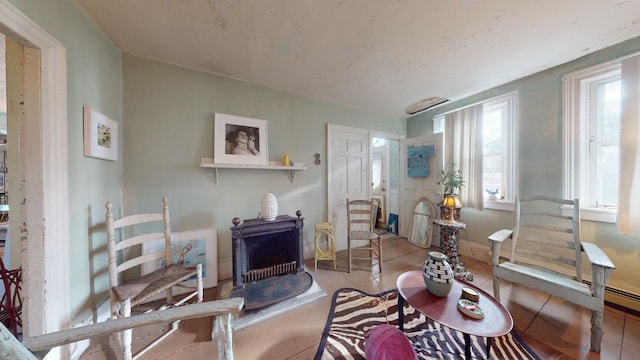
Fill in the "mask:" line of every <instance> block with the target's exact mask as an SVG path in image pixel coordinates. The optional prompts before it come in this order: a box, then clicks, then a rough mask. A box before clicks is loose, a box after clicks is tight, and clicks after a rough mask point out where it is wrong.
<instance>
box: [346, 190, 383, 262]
mask: <svg viewBox="0 0 640 360" xmlns="http://www.w3.org/2000/svg"><path fill="white" fill-rule="evenodd" d="M373 208H374V204H373V201H370V200H351V201H349V199H347V249H348V250H347V252H348V256H349V272H351V262H352V259H356V260H375V259H378V270H379V271H380V273H381V274H382V241H381V240H380V235H379V234H377V233H376V232H375V231H373ZM361 240H362V241H367V245H365V246H361V247H356V248H354V247H353V244H352V242H353V241H361ZM353 251H358V252H363V251H368V252H369V256H368V257H365V256H361V257H355V256H353V255H352V252H353Z"/></svg>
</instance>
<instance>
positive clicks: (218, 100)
mask: <svg viewBox="0 0 640 360" xmlns="http://www.w3.org/2000/svg"><path fill="white" fill-rule="evenodd" d="M123 78H124V149H125V157H124V196H125V200H124V203H125V212H127V213H129V212H134V211H147V210H153V209H158V208H159V206H160V204H161V202H160V198H161V197H163V196H167V197H168V198H169V203H170V209H171V223H172V229H173V230H188V229H197V228H201V227H210V226H216V227H217V228H218V244H219V246H218V248H219V260H220V262H221V263H223V262H229V261H231V233H230V230H229V228H230V227H231V226H232V223H231V220H232V219H233V218H234V217H236V216H237V217H240V218H241V219H249V218H255V217H256V216H257V215H258V211H260V201H261V199H262V196H263V194H264V193H267V192H271V193H274V194H275V196H276V197H277V199H278V206H279V213H280V214H289V215H292V216H293V215H294V214H295V212H296V210H298V209H300V210H302V212H303V217H305V219H306V220H305V231H304V238H305V244H306V246H305V247H306V255H307V256H310V254H311V246H312V245H310V244H311V243H312V241H313V224H314V223H316V222H320V221H326V219H327V209H326V188H327V180H326V164H327V159H326V158H325V156H326V155H325V154H326V126H327V123H331V124H339V125H346V126H353V127H359V128H365V129H372V130H378V131H383V132H389V133H395V134H404V129H405V120H404V119H393V118H389V117H386V116H381V115H378V114H374V113H369V112H366V111H361V110H356V109H352V108H347V107H344V106H340V105H335V104H331V103H327V102H323V101H319V100H314V99H310V98H306V97H303V96H298V95H293V94H290V93H286V92H282V91H278V90H273V89H269V88H265V87H262V86H258V85H254V84H249V83H246V82H241V81H237V80H232V79H228V78H224V77H220V76H216V75H211V74H208V73H204V72H199V71H194V70H190V69H186V68H181V67H178V66H173V65H169V64H165V63H160V62H156V61H152V60H148V59H144V58H140V57H135V56H130V55H125V56H123ZM216 112H220V113H226V114H232V115H239V116H246V117H251V118H257V119H263V120H267V121H268V135H269V159H270V160H280V159H282V155H283V154H284V153H287V154H289V156H290V158H291V160H293V161H301V162H304V164H305V166H306V167H307V170H306V171H299V172H297V173H296V175H295V182H294V185H291V183H290V182H289V174H288V172H285V171H273V170H247V169H220V170H219V179H218V180H219V186H218V187H216V185H215V175H214V170H213V169H209V168H200V167H199V164H200V158H202V157H213V139H214V133H213V130H214V113H216ZM315 153H320V154H322V157H321V160H322V163H321V164H320V165H315V164H314V160H315V157H314V154H315Z"/></svg>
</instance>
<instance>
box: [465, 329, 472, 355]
mask: <svg viewBox="0 0 640 360" xmlns="http://www.w3.org/2000/svg"><path fill="white" fill-rule="evenodd" d="M464 358H465V359H467V360H469V359H471V335H469V334H464Z"/></svg>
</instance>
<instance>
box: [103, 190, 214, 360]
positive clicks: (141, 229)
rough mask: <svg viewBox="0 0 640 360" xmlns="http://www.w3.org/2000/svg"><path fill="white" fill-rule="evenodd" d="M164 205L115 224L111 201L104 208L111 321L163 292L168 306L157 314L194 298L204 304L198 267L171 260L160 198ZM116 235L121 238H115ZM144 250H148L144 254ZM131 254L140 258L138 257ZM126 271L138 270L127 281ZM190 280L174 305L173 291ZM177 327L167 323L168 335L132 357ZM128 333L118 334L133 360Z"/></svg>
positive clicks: (127, 357)
mask: <svg viewBox="0 0 640 360" xmlns="http://www.w3.org/2000/svg"><path fill="white" fill-rule="evenodd" d="M162 203H163V207H162V212H161V213H151V214H136V215H129V216H125V217H123V218H121V219H118V220H114V219H113V213H112V204H111V203H110V202H107V204H106V208H107V236H108V252H109V281H110V286H111V291H110V303H111V317H112V318H118V317H127V316H130V315H131V308H132V307H134V306H137V305H140V304H143V303H145V302H149V301H150V300H152V298H153V297H155V296H156V295H158V294H161V293H163V292H166V305H164V306H163V307H161V308H159V309H158V310H162V309H165V308H167V307H170V306H178V305H182V304H184V303H186V302H187V301H189V300H191V299H193V298H195V300H196V301H197V302H202V296H203V289H202V264H193V265H186V264H182V263H177V261H176V258H174V257H172V252H171V250H172V249H171V228H170V225H169V205H168V200H167V198H163V199H162ZM154 226H155V227H154ZM145 231H147V232H145ZM148 231H156V232H148ZM116 232H118V235H120V236H116ZM116 237H120V241H118V242H116ZM145 248H148V249H151V251H150V252H148V253H145V252H144V250H145ZM133 254H139V256H135V255H133ZM145 264H146V265H145ZM129 269H133V270H136V269H137V270H139V272H140V276H138V277H135V278H132V279H125V278H124V275H125V274H123V272H125V271H127V270H129ZM145 269H151V272H149V273H147V274H143V271H144V270H145ZM130 271H131V270H129V272H127V275H129V274H130ZM190 278H195V279H196V286H195V287H189V291H190V292H189V293H187V294H186V295H185V296H183V297H182V298H181V299H180V300H179V301H174V299H173V292H172V291H173V288H174V287H182V288H185V287H186V286H185V285H183V284H181V283H182V282H183V281H185V280H187V279H190ZM124 280H126V281H124ZM177 328H178V322H177V321H176V322H174V323H172V324H171V329H170V330H169V331H167V332H166V333H164V334H163V335H162V336H161V337H160V338H158V339H157V340H156V341H154V342H153V343H151V344H150V345H149V346H148V347H146V348H145V349H143V350H141V351H140V352H139V353H138V354H136V356H135V357H133V358H137V357H139V356H141V355H142V354H144V353H145V352H146V351H148V350H149V349H150V348H151V347H153V346H155V345H157V344H158V343H159V342H161V341H162V340H164V339H165V338H166V337H167V336H169V335H170V334H172V333H173V332H175V331H176V330H177ZM131 332H132V330H131V329H128V330H124V331H123V332H122V334H121V335H122V336H121V340H122V346H123V349H124V354H125V360H130V359H132V354H131Z"/></svg>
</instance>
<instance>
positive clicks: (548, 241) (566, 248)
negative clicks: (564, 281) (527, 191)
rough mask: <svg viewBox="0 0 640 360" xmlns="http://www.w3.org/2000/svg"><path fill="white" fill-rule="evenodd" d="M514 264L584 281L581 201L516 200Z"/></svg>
mask: <svg viewBox="0 0 640 360" xmlns="http://www.w3.org/2000/svg"><path fill="white" fill-rule="evenodd" d="M514 215H515V219H514V227H513V229H514V232H513V243H512V247H511V254H510V261H511V262H514V263H517V264H526V265H530V266H535V267H540V268H544V269H551V270H554V271H557V272H559V273H562V274H565V275H567V276H568V277H571V278H573V279H575V280H578V281H582V265H581V263H582V261H581V260H582V255H581V251H582V249H581V245H580V206H579V202H578V200H577V199H576V200H564V199H558V198H552V197H548V196H534V197H528V198H522V199H519V198H516V211H515V214H514Z"/></svg>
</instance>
